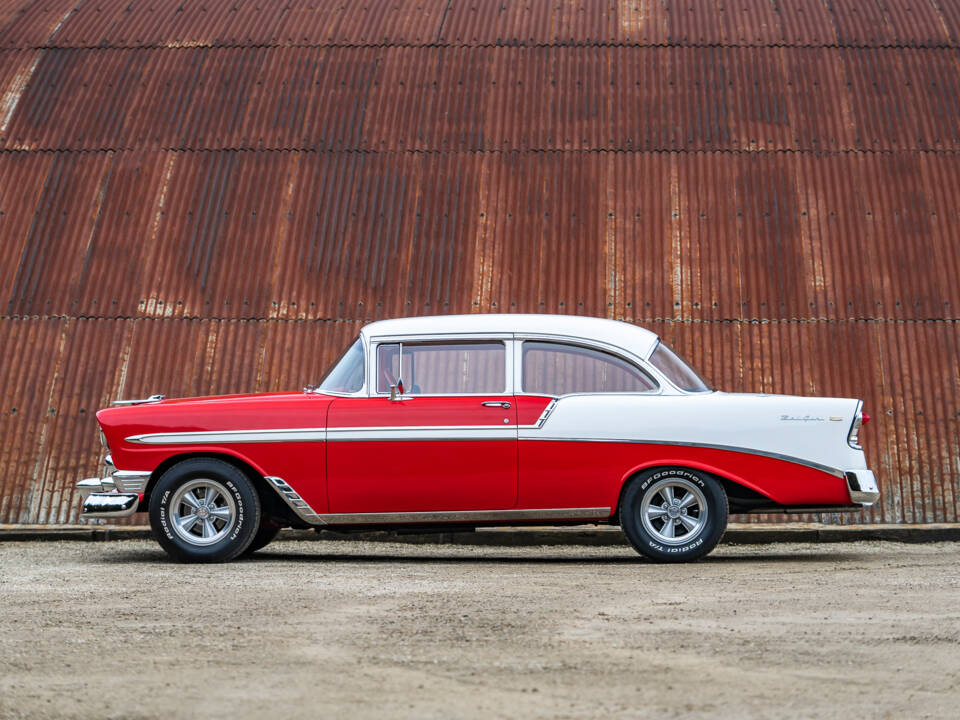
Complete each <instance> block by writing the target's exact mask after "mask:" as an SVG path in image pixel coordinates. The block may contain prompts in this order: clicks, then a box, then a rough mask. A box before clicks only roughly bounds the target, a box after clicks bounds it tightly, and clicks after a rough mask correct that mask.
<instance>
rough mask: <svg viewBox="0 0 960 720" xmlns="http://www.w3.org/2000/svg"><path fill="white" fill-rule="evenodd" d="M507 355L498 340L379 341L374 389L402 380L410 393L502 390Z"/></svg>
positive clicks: (381, 388) (489, 391)
mask: <svg viewBox="0 0 960 720" xmlns="http://www.w3.org/2000/svg"><path fill="white" fill-rule="evenodd" d="M506 357H507V353H506V348H505V346H504V344H503V343H500V342H480V343H429V344H418V345H408V344H406V343H403V344H400V343H396V344H389V345H380V346H379V347H378V348H377V392H380V393H386V392H390V386H391V385H397V384H398V383H399V382H401V381H402V382H403V390H404V393H407V394H411V395H473V394H491V393H492V394H497V393H502V392H504V391H505V390H506V386H507V382H506V377H507V373H506Z"/></svg>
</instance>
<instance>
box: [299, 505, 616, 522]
mask: <svg viewBox="0 0 960 720" xmlns="http://www.w3.org/2000/svg"><path fill="white" fill-rule="evenodd" d="M611 512H613V510H612V508H608V507H595V508H543V509H537V510H457V511H443V512H396V513H329V514H326V515H318V516H317V517H318V518H320V519H321V520H322V521H323V522H324V524H326V525H381V524H392V523H438V522H466V523H470V522H499V521H501V520H503V521H506V522H509V521H511V520H605V519H606V518H608V517H610V513H611Z"/></svg>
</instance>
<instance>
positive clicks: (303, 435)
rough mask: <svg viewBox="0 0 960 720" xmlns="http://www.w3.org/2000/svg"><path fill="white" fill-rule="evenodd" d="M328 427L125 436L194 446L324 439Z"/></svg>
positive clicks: (142, 441)
mask: <svg viewBox="0 0 960 720" xmlns="http://www.w3.org/2000/svg"><path fill="white" fill-rule="evenodd" d="M326 433H327V431H326V429H325V428H268V429H263V430H203V431H197V432H171V433H145V434H143V435H130V436H129V437H127V438H124V439H125V440H126V441H127V442H130V443H140V444H144V445H192V444H207V443H271V442H321V441H323V440H324V439H325V438H326Z"/></svg>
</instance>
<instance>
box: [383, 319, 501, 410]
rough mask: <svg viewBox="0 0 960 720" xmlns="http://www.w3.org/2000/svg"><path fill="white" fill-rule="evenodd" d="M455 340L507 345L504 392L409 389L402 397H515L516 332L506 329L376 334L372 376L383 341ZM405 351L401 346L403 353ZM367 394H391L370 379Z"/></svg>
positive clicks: (440, 341) (423, 343) (403, 342)
mask: <svg viewBox="0 0 960 720" xmlns="http://www.w3.org/2000/svg"><path fill="white" fill-rule="evenodd" d="M446 342H449V343H454V342H467V343H478V344H482V343H488V344H490V343H496V342H501V343H502V344H503V346H504V348H503V362H504V385H505V386H506V389H505V390H504V391H503V392H469V393H417V394H416V395H413V394H410V393H404V394H403V395H401V396H400V397H402V398H403V399H404V400H413V399H415V398H430V397H513V396H514V394H515V393H514V391H513V352H511V345H512V343H513V336H512V335H507V334H504V333H492V334H485V333H473V334H467V333H463V334H461V333H457V334H453V335H446V336H434V335H402V336H397V335H384V336H381V337H377V338H371V340H370V359H371V365H370V368H369V370H370V372H371V375H370V377H371V378H376V377H378V376H377V356H378V355H379V352H380V346H381V345H400V346H401V348H402V347H403V346H404V345H430V344H441V343H446ZM402 352H403V351H402V350H401V353H402ZM368 397H379V398H383V397H390V393H389V392H380V391H379V390H377V383H375V382H372V381H371V383H370V387H369V394H368Z"/></svg>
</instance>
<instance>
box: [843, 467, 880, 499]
mask: <svg viewBox="0 0 960 720" xmlns="http://www.w3.org/2000/svg"><path fill="white" fill-rule="evenodd" d="M843 476H844V477H845V478H846V479H847V489H848V490H849V491H850V501H851V502H855V503H858V504H860V505H873V504H874V503H875V502H876V501H877V500H879V499H880V488H879V487H878V486H877V478H876V477H874V475H873V473H872V472H871V471H870V470H847V471H846V472H845V473H844V474H843Z"/></svg>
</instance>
